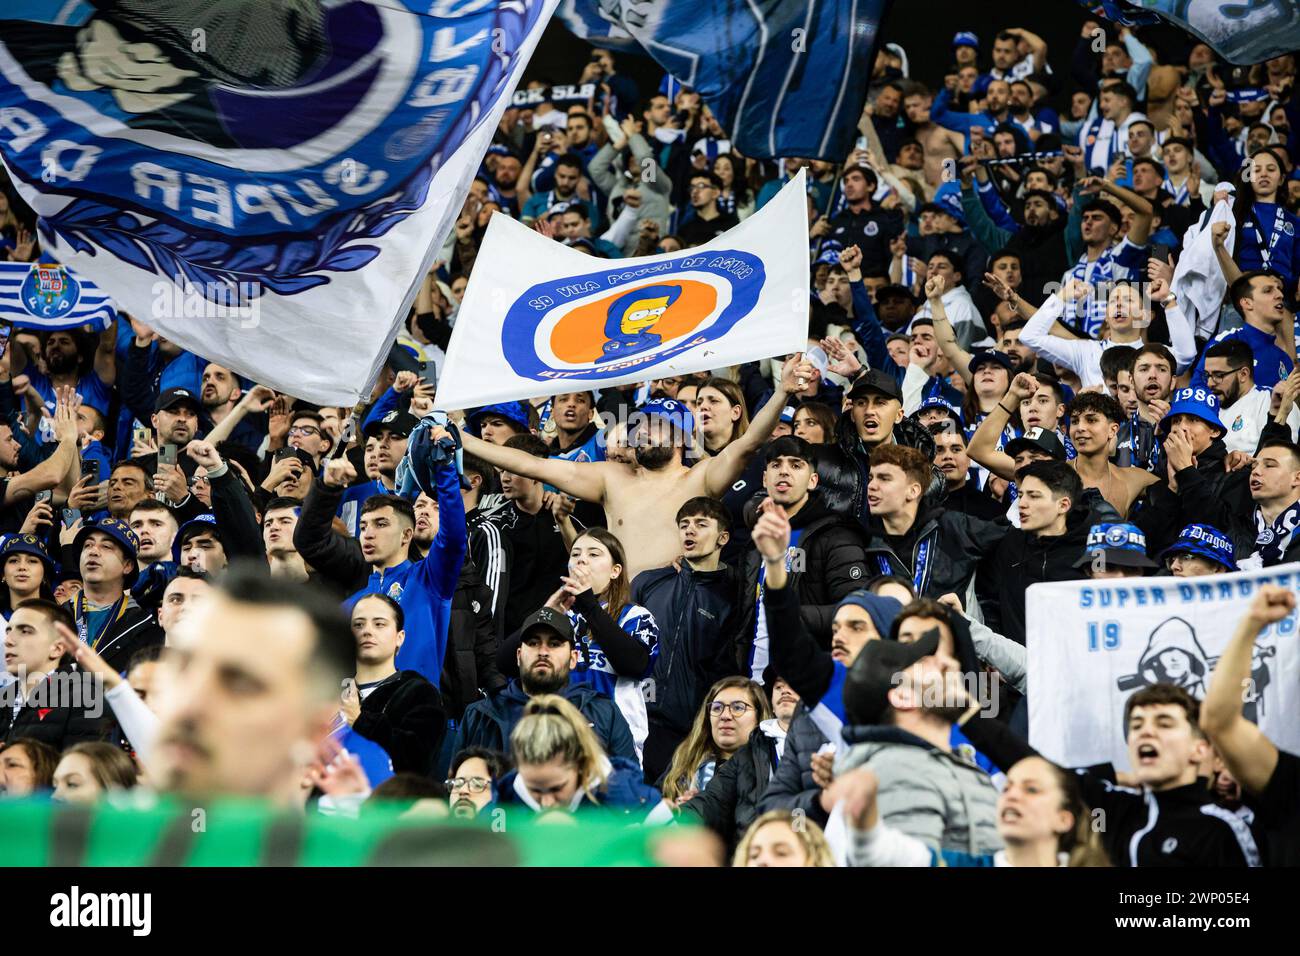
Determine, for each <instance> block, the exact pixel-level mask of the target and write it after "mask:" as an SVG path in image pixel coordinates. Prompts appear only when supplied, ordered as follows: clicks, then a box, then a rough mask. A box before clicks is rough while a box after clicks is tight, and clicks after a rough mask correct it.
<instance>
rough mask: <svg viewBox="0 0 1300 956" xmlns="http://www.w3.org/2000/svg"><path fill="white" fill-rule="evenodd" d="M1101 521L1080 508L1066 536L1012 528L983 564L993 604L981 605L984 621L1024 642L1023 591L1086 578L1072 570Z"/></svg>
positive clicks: (1068, 522) (1073, 512)
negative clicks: (1090, 529) (1093, 527)
mask: <svg viewBox="0 0 1300 956" xmlns="http://www.w3.org/2000/svg"><path fill="white" fill-rule="evenodd" d="M1097 520H1098V516H1097V514H1096V513H1095V512H1093V511H1092V510H1091V509H1090V508H1088V507H1087V506H1086V505H1083V504H1082V503H1081V504H1080V505H1079V506H1076V507H1075V508H1073V509H1071V511H1070V513H1069V515H1067V516H1066V519H1065V534H1062V535H1055V536H1046V537H1044V536H1041V535H1037V534H1031V533H1030V532H1027V531H1023V530H1021V529H1020V528H1011V529H1009V530H1008V531H1007V533H1006V535H1005V537H1003V539H1002V542H1001V544H999V545H998V547H997V549H996V550H994V551H993V553H992V554H990V555H989V556H988V558H986V559H985V561H984V564H983V565H982V566H981V575H982V576H983V577H984V579H985V580H986V581H988V582H989V583H990V584H991V585H992V591H993V595H994V598H995V600H992V601H985V602H983V603H982V605H981V606H982V607H983V610H984V622H985V623H986V624H987V625H988V626H989V627H991V628H992V629H993V630H994V631H996V632H997V633H999V634H1003V635H1005V636H1006V637H1009V638H1011V640H1013V641H1016V642H1017V643H1020V644H1023V643H1025V591H1026V590H1027V589H1028V588H1029V586H1030V585H1031V584H1038V583H1039V582H1042V581H1078V580H1080V579H1081V578H1083V577H1085V576H1086V575H1085V574H1084V573H1083V571H1082V570H1080V569H1078V568H1076V567H1074V562H1075V561H1077V560H1079V557H1080V555H1082V554H1083V551H1084V546H1085V545H1086V544H1087V542H1088V529H1089V528H1091V527H1092V525H1093V524H1094V523H1096V521H1097Z"/></svg>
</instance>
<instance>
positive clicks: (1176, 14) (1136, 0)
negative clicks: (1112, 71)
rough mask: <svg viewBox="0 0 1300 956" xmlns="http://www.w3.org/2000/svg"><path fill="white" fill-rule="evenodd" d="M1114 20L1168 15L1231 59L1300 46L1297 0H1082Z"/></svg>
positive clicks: (1265, 56)
mask: <svg viewBox="0 0 1300 956" xmlns="http://www.w3.org/2000/svg"><path fill="white" fill-rule="evenodd" d="M1078 2H1079V3H1081V4H1082V5H1084V6H1086V7H1090V8H1091V9H1092V10H1093V12H1095V13H1097V14H1098V15H1100V16H1104V17H1106V18H1107V19H1108V20H1111V21H1112V22H1114V23H1120V24H1124V25H1126V26H1140V25H1143V24H1149V23H1154V22H1158V21H1159V20H1164V21H1166V22H1168V23H1171V24H1173V25H1174V26H1177V27H1181V28H1182V29H1184V30H1186V31H1187V32H1188V33H1191V34H1192V35H1194V36H1196V37H1198V38H1200V39H1201V40H1204V41H1205V42H1206V43H1208V44H1209V45H1210V46H1211V47H1213V48H1214V52H1216V53H1218V54H1219V55H1220V56H1222V57H1223V58H1224V59H1226V60H1227V61H1228V62H1229V63H1239V64H1248V63H1262V62H1263V61H1264V60H1270V59H1272V58H1273V57H1276V56H1282V55H1284V54H1287V53H1294V52H1295V51H1296V50H1297V49H1300V4H1297V3H1296V0H1101V2H1098V0H1078Z"/></svg>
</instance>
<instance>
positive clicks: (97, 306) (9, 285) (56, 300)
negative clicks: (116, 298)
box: [0, 259, 117, 332]
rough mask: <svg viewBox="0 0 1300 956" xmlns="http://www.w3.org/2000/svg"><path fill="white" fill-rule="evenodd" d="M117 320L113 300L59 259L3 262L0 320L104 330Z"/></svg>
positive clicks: (43, 326)
mask: <svg viewBox="0 0 1300 956" xmlns="http://www.w3.org/2000/svg"><path fill="white" fill-rule="evenodd" d="M116 320H117V309H116V308H114V306H113V300H112V299H110V298H109V297H108V295H107V294H106V293H105V292H104V291H103V290H101V289H99V288H98V287H96V285H95V284H94V283H93V282H91V281H90V280H88V279H85V278H82V277H81V276H77V275H73V273H72V272H71V271H70V270H69V269H67V268H66V267H64V266H63V265H61V264H60V263H57V262H50V261H48V259H45V260H43V261H41V262H0V322H8V323H9V324H10V325H14V326H17V327H18V328H24V329H44V330H45V331H47V332H53V331H55V330H56V329H76V328H80V327H81V326H83V325H93V326H94V327H95V329H96V330H97V331H101V332H102V331H103V330H104V329H106V328H108V327H109V326H110V325H112V324H113V322H114V321H116Z"/></svg>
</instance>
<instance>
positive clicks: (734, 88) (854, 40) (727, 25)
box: [561, 0, 889, 163]
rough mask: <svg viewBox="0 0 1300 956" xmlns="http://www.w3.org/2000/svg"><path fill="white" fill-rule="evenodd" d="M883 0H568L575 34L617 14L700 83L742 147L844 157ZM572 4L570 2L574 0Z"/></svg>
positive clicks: (681, 75) (692, 82)
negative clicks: (760, 0) (647, 0)
mask: <svg viewBox="0 0 1300 956" xmlns="http://www.w3.org/2000/svg"><path fill="white" fill-rule="evenodd" d="M888 6H889V0H764V2H762V3H755V2H753V0H707V2H704V0H655V2H653V3H651V2H642V0H622V2H618V0H572V2H570V3H566V6H565V7H564V8H562V9H561V16H562V18H563V19H564V21H565V22H566V23H567V24H568V25H569V28H570V29H571V30H573V31H574V32H575V33H577V34H578V35H579V36H589V35H592V34H593V33H596V32H599V29H600V28H599V24H601V23H604V22H608V21H611V20H617V22H618V23H619V24H621V25H622V27H623V29H624V30H625V31H626V32H627V33H628V34H629V35H630V36H631V37H632V38H633V39H635V40H636V41H637V42H638V43H639V44H640V45H641V49H642V50H643V51H644V52H645V53H646V54H647V55H648V56H651V57H653V58H654V60H655V62H656V63H658V64H659V65H660V66H661V67H663V69H664V70H666V71H667V72H668V73H670V74H672V75H673V76H674V77H676V78H677V79H678V80H679V81H681V82H682V83H684V84H685V85H686V86H689V87H691V88H692V89H695V90H698V91H699V93H700V95H701V96H702V97H704V100H705V102H707V103H708V104H709V108H710V109H711V110H713V112H714V114H715V115H716V116H717V117H718V122H720V123H721V124H722V126H723V128H725V129H726V130H727V131H728V132H729V133H730V134H731V140H732V142H733V143H735V144H736V149H737V150H738V151H739V152H741V153H743V154H744V155H746V156H750V157H755V158H770V159H776V158H780V157H784V156H807V157H811V158H814V159H826V160H831V161H833V162H836V163H839V162H843V160H844V157H845V156H847V155H848V153H849V150H850V149H852V148H853V142H854V140H855V139H856V138H857V135H858V132H857V124H858V120H859V118H860V117H861V115H862V104H863V103H864V102H865V100H866V97H867V83H868V81H869V80H870V76H871V67H872V63H873V60H872V51H873V49H874V47H875V43H876V36H877V32H878V30H879V27H880V22H881V19H882V18H883V16H884V15H885V12H886V9H887V7H888ZM575 8H576V9H575Z"/></svg>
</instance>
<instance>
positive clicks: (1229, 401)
mask: <svg viewBox="0 0 1300 956" xmlns="http://www.w3.org/2000/svg"><path fill="white" fill-rule="evenodd" d="M1254 366H1255V354H1254V352H1253V351H1252V350H1251V348H1250V346H1249V345H1248V344H1246V343H1245V342H1243V341H1242V340H1241V339H1225V340H1223V341H1222V342H1218V343H1216V344H1214V345H1211V346H1210V347H1209V348H1208V349H1207V350H1206V352H1205V386H1206V388H1208V389H1209V390H1210V391H1212V392H1213V393H1214V395H1215V397H1216V398H1218V400H1219V419H1220V420H1221V421H1222V422H1223V427H1224V428H1225V429H1227V431H1226V433H1225V434H1224V436H1223V444H1224V445H1225V446H1226V447H1227V449H1228V451H1244V452H1245V453H1246V454H1248V455H1253V454H1255V449H1256V448H1257V447H1258V446H1259V438H1260V434H1261V433H1262V432H1263V430H1264V426H1265V425H1267V424H1268V423H1269V421H1271V420H1273V418H1274V412H1273V390H1272V389H1269V388H1264V387H1262V386H1259V385H1256V384H1255V373H1254ZM1285 384H1286V383H1285V382H1283V383H1282V384H1281V385H1280V386H1279V388H1283V389H1285ZM1294 396H1295V393H1294V391H1292V392H1290V393H1289V395H1288V392H1287V391H1285V390H1284V391H1283V393H1282V402H1283V409H1282V411H1283V413H1284V414H1285V415H1286V425H1287V427H1288V428H1289V429H1290V432H1291V438H1292V440H1294V439H1295V437H1296V434H1297V431H1298V430H1300V410H1297V408H1296V406H1295V397H1294ZM1288 399H1289V400H1288Z"/></svg>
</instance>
